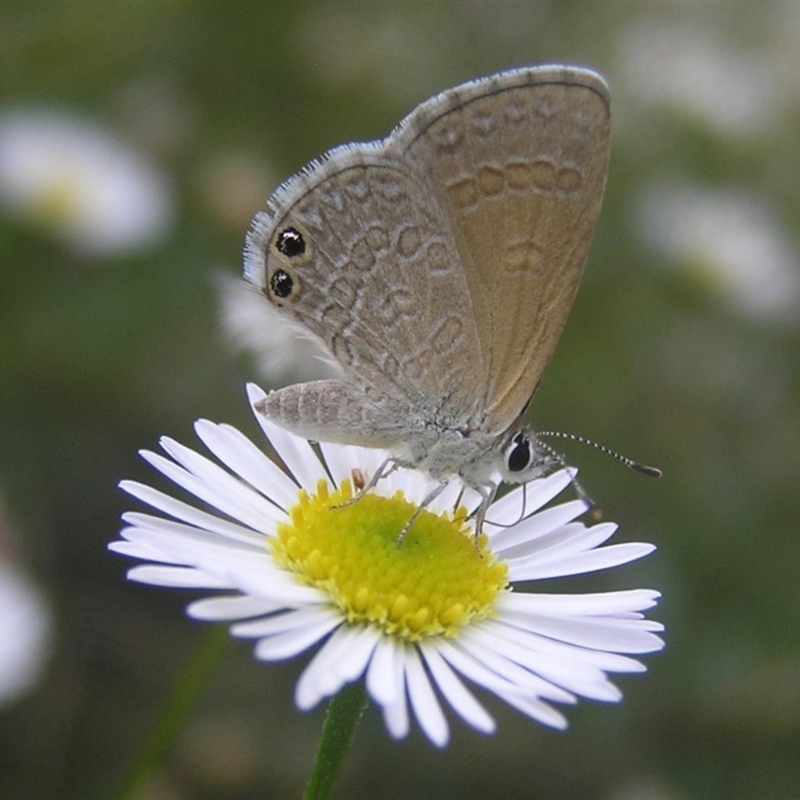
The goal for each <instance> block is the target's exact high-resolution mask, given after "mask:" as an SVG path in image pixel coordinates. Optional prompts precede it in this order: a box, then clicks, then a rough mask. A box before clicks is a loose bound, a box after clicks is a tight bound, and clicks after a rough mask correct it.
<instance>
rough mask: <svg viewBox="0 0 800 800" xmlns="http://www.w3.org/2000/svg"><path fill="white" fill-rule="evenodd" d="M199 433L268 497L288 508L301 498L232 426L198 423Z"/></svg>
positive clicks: (218, 455) (281, 474)
mask: <svg viewBox="0 0 800 800" xmlns="http://www.w3.org/2000/svg"><path fill="white" fill-rule="evenodd" d="M195 431H196V432H197V435H198V436H199V437H200V439H201V440H202V441H203V443H204V444H205V445H206V447H208V449H209V450H210V451H211V452H212V453H213V454H214V455H215V456H216V457H217V458H218V459H219V460H220V461H221V462H222V463H223V464H227V465H228V467H230V469H232V470H233V471H234V472H235V473H236V474H237V475H239V476H240V477H242V478H244V480H246V481H247V482H248V483H249V484H250V485H251V486H253V487H254V488H255V489H257V490H258V491H259V492H260V493H261V494H262V495H263V496H264V497H267V498H269V499H271V500H273V501H274V502H276V503H277V504H278V505H279V506H281V507H282V508H286V507H288V506H289V505H291V504H292V503H294V502H295V501H296V499H297V486H296V484H295V483H294V481H292V479H291V478H290V477H289V476H288V475H287V474H286V473H285V472H284V471H283V470H282V469H281V468H280V467H279V466H278V465H277V464H276V463H275V462H274V461H272V460H271V459H269V458H268V457H267V456H266V454H265V453H263V452H262V451H261V450H259V448H258V447H256V445H255V444H254V443H253V442H252V441H251V440H250V439H248V438H247V437H246V436H245V435H244V434H243V433H242V432H241V431H239V430H238V429H237V428H234V427H233V426H231V425H217V424H215V423H213V422H209V421H208V420H204V419H201V420H198V421H197V422H196V423H195Z"/></svg>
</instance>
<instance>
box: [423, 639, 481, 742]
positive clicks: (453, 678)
mask: <svg viewBox="0 0 800 800" xmlns="http://www.w3.org/2000/svg"><path fill="white" fill-rule="evenodd" d="M419 650H420V652H421V653H422V657H423V658H424V659H425V663H426V664H427V665H428V668H429V669H430V671H431V676H432V677H433V679H434V681H435V682H436V685H437V686H438V687H439V690H440V691H441V693H442V694H443V695H444V697H445V699H446V700H447V702H448V703H450V706H451V707H452V708H453V709H454V710H455V711H456V713H457V714H459V715H460V716H461V718H462V719H463V720H464V721H465V722H466V723H467V724H468V725H471V726H472V727H473V728H475V729H476V730H479V731H481V732H482V733H494V730H495V728H496V725H495V721H494V719H492V717H491V715H490V714H489V712H488V711H486V709H485V708H484V707H483V706H482V705H481V704H480V703H479V702H478V701H477V700H476V699H475V697H474V696H473V695H472V693H471V692H469V690H468V689H467V688H466V687H465V686H464V684H463V683H462V682H461V681H460V680H459V679H458V676H457V675H456V674H455V672H453V670H452V669H451V668H450V666H449V665H448V664H447V662H446V661H445V660H444V659H443V658H442V657H441V655H439V653H438V652H437V650H436V646H435V645H434V644H433V643H431V642H422V643H421V644H420V645H419Z"/></svg>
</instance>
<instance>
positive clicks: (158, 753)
mask: <svg viewBox="0 0 800 800" xmlns="http://www.w3.org/2000/svg"><path fill="white" fill-rule="evenodd" d="M228 640H229V636H228V630H227V628H226V627H225V626H224V625H215V626H214V627H213V628H211V630H210V631H209V632H208V635H207V636H206V637H205V639H204V640H203V643H202V644H201V646H200V649H199V651H198V652H197V655H196V656H195V657H194V658H193V659H192V660H191V661H190V662H189V664H188V665H187V666H186V668H185V669H184V670H183V672H182V673H181V675H179V677H178V680H177V682H176V685H175V689H174V690H173V692H172V696H171V697H170V698H169V699H168V700H167V704H166V706H165V707H164V709H163V710H162V711H161V716H160V717H159V719H158V722H157V723H156V726H155V728H154V730H153V732H152V733H151V735H150V738H149V739H148V741H147V742H145V744H144V747H143V748H142V750H141V752H140V753H139V754H138V755H137V756H136V758H135V759H134V762H133V764H132V765H131V768H130V770H129V771H128V775H127V776H126V778H125V780H124V781H123V783H122V785H121V786H120V787H119V789H118V790H117V792H116V793H115V794H114V795H113V798H114V800H135V798H138V797H142V796H143V795H142V790H143V788H144V786H145V785H146V784H147V782H148V781H149V780H150V779H151V778H152V777H153V775H155V774H156V772H157V771H158V770H159V769H160V768H161V767H162V766H163V764H164V762H165V761H166V758H167V755H168V754H169V751H170V749H171V748H172V746H173V744H174V743H175V740H176V739H177V738H178V735H179V734H180V732H181V731H182V730H183V728H184V726H185V724H186V720H187V719H188V717H189V714H190V713H191V712H192V710H193V709H194V707H195V704H196V702H197V698H198V696H199V695H200V692H201V691H202V690H203V688H204V687H205V685H206V684H207V683H208V678H209V676H210V675H211V671H212V670H213V669H214V667H216V665H217V662H218V661H219V657H220V655H221V654H222V650H223V648H224V647H225V645H226V644H227V642H228Z"/></svg>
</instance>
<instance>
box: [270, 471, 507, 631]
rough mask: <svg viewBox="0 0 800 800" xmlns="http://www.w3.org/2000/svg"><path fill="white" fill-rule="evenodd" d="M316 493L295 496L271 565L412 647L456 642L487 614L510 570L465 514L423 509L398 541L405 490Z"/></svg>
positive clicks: (346, 487) (405, 516)
mask: <svg viewBox="0 0 800 800" xmlns="http://www.w3.org/2000/svg"><path fill="white" fill-rule="evenodd" d="M316 488H317V491H316V494H315V495H311V494H309V492H308V491H306V490H302V491H301V492H300V493H299V497H298V501H297V503H296V504H295V505H294V506H293V507H292V508H291V509H290V510H289V521H287V522H283V523H281V524H280V525H279V526H278V530H277V538H275V539H273V540H272V542H271V547H272V553H273V556H274V558H275V559H276V560H277V561H278V563H280V564H282V565H283V566H284V567H285V568H286V569H290V570H291V571H293V572H294V573H295V574H296V575H297V576H298V577H299V578H300V580H302V581H303V582H305V583H307V584H309V585H313V586H316V587H318V588H320V589H322V590H323V591H325V592H326V593H327V594H328V595H329V596H330V598H331V602H332V603H334V604H335V605H336V606H337V608H339V609H340V610H341V611H342V612H343V613H344V615H345V616H346V617H347V619H348V620H349V621H350V622H351V623H353V624H369V625H373V626H376V627H378V628H379V629H381V630H382V631H383V632H384V633H386V634H388V635H391V636H397V637H401V638H405V639H408V640H410V641H418V640H419V639H423V638H425V637H428V636H437V635H445V636H457V635H458V632H459V630H460V629H461V628H462V627H463V626H464V625H467V624H469V623H471V622H474V621H476V620H479V619H484V618H486V617H490V616H492V615H493V614H494V601H495V599H496V598H497V596H498V595H499V594H500V593H501V592H503V591H505V590H506V587H507V585H508V569H507V567H506V565H505V564H503V563H500V562H498V561H497V560H496V559H495V557H494V555H493V554H492V552H491V551H490V550H489V548H488V546H487V539H486V536H485V535H481V536H480V537H479V538H478V539H477V540H476V539H475V537H474V535H473V532H472V530H470V529H469V528H468V527H467V526H466V525H464V519H465V516H466V513H465V511H464V510H463V509H458V510H457V512H456V513H455V514H450V513H444V514H435V513H433V512H431V511H428V510H427V509H426V510H424V511H422V512H421V513H420V514H419V515H418V517H417V518H416V520H415V521H414V524H413V525H412V526H411V528H410V529H409V531H408V533H407V534H406V536H405V538H404V539H403V541H402V542H399V541H398V536H399V534H400V531H401V530H402V529H403V526H404V525H405V524H406V523H407V522H408V520H409V518H410V517H411V515H412V514H413V513H414V512H415V511H416V509H417V506H415V505H414V504H413V503H411V502H409V501H408V500H406V499H405V497H404V496H403V494H402V492H397V493H396V494H395V495H394V496H392V497H383V496H381V495H378V494H375V493H370V494H366V495H364V496H363V497H360V498H359V499H358V500H357V501H356V502H353V503H348V504H345V505H342V503H345V501H347V500H349V499H351V497H352V489H351V485H350V483H349V481H343V483H342V485H341V488H340V489H338V490H336V491H331V490H330V488H329V487H328V485H327V484H326V483H325V482H324V481H320V482H319V483H318V484H317V487H316Z"/></svg>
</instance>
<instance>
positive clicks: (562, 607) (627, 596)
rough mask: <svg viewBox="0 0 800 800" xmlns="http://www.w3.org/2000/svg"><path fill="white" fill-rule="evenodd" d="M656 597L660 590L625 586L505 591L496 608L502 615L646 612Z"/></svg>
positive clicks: (595, 615) (654, 603)
mask: <svg viewBox="0 0 800 800" xmlns="http://www.w3.org/2000/svg"><path fill="white" fill-rule="evenodd" d="M659 597H661V593H660V592H656V591H654V590H652V589H624V590H621V591H615V592H587V593H586V594H545V593H542V592H536V593H531V594H527V593H525V592H507V593H506V594H504V595H502V596H501V597H500V598H498V601H497V609H498V611H499V612H500V615H501V617H503V618H505V615H506V614H507V613H513V612H515V611H520V612H523V613H529V612H533V613H538V614H565V615H569V616H572V615H578V616H589V617H598V616H604V615H607V614H615V615H616V614H623V613H626V612H631V611H646V610H647V609H649V608H652V607H653V606H655V605H656V602H657V601H658V598H659Z"/></svg>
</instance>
